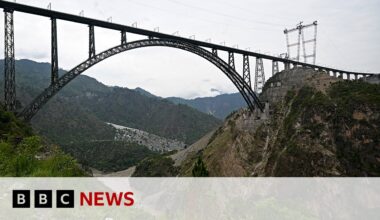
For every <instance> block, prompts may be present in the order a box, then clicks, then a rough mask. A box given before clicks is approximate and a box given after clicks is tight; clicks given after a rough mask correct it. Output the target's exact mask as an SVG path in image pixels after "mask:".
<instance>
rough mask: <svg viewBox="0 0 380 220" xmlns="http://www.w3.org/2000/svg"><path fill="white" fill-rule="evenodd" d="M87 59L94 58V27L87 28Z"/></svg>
mask: <svg viewBox="0 0 380 220" xmlns="http://www.w3.org/2000/svg"><path fill="white" fill-rule="evenodd" d="M88 54H89V58H92V57H94V56H95V54H96V52H95V31H94V26H93V25H90V26H89V51H88Z"/></svg>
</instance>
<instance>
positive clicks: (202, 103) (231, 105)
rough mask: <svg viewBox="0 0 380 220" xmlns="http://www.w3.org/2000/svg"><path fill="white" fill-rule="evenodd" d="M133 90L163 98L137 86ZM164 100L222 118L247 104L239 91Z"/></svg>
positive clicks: (152, 96)
mask: <svg viewBox="0 0 380 220" xmlns="http://www.w3.org/2000/svg"><path fill="white" fill-rule="evenodd" d="M134 90H135V91H137V92H138V93H140V94H142V95H145V96H147V97H150V98H158V99H164V98H162V97H160V96H156V95H154V94H152V93H150V92H148V91H146V90H144V89H143V88H140V87H137V88H135V89H134ZM166 100H169V101H171V102H173V103H174V104H183V105H187V106H190V107H192V108H194V109H197V110H198V111H201V112H203V113H206V114H208V115H213V116H214V117H216V118H219V119H222V120H223V119H224V118H226V117H227V116H228V115H229V114H230V113H231V112H233V111H236V110H238V109H241V108H244V107H246V106H247V104H246V102H245V101H244V99H243V97H242V96H241V94H240V93H231V94H221V95H217V96H214V97H199V98H194V99H184V98H180V97H168V98H166Z"/></svg>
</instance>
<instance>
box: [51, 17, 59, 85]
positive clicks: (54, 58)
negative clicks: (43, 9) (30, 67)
mask: <svg viewBox="0 0 380 220" xmlns="http://www.w3.org/2000/svg"><path fill="white" fill-rule="evenodd" d="M57 80H58V41H57V20H56V19H55V18H52V19H51V84H54V83H56V82H57Z"/></svg>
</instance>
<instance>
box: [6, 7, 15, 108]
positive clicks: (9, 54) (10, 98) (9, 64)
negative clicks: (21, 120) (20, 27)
mask: <svg viewBox="0 0 380 220" xmlns="http://www.w3.org/2000/svg"><path fill="white" fill-rule="evenodd" d="M4 24H5V36H4V47H5V48H4V101H5V108H6V109H7V110H9V111H15V110H16V74H15V42H14V29H13V10H8V9H4Z"/></svg>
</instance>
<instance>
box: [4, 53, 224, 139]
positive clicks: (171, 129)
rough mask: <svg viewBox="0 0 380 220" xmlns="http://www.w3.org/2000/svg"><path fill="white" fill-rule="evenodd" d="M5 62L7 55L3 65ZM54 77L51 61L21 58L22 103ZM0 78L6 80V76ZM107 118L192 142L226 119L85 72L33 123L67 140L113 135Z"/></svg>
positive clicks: (19, 84) (18, 76) (52, 136)
mask: <svg viewBox="0 0 380 220" xmlns="http://www.w3.org/2000/svg"><path fill="white" fill-rule="evenodd" d="M3 65H4V62H3V60H2V61H0V68H3ZM63 73H65V71H63V70H60V75H62V74H63ZM49 82H50V64H48V63H37V62H34V61H30V60H17V61H16V89H17V98H18V100H19V101H20V102H21V104H22V105H24V106H25V105H26V103H29V102H30V101H31V100H32V99H33V98H34V97H35V96H37V95H38V94H39V93H40V92H41V91H42V90H43V89H44V88H46V87H47V86H48V85H49ZM0 83H1V84H2V85H3V80H1V82H0ZM1 92H3V91H2V90H1ZM0 95H1V97H3V95H2V94H0ZM106 122H109V123H113V124H118V125H123V126H126V127H132V128H136V129H140V130H143V131H146V132H149V133H152V134H155V135H158V136H162V137H166V138H170V139H177V140H180V141H183V142H185V143H186V144H191V143H192V142H194V141H196V140H197V139H198V138H200V137H201V136H203V135H204V134H206V133H207V132H209V131H210V130H212V129H214V128H215V127H216V126H218V125H219V124H220V121H219V120H218V119H216V118H214V117H212V116H210V115H207V114H204V113H201V112H199V111H197V110H195V109H193V108H190V107H188V106H185V105H175V104H173V103H171V102H169V101H167V100H160V99H157V98H149V97H147V96H146V95H141V94H140V92H136V91H134V90H130V89H127V88H120V87H109V86H106V85H104V84H102V83H100V82H98V81H97V80H95V79H93V78H91V77H89V76H85V75H81V76H78V77H77V78H76V79H75V80H73V81H72V82H70V83H69V84H68V85H67V86H66V87H64V88H63V89H62V90H61V91H60V92H59V93H58V94H57V95H56V96H54V97H53V98H52V99H51V100H50V101H49V102H48V103H47V104H46V105H45V106H44V107H43V109H41V110H40V112H39V113H38V114H37V115H36V116H35V117H34V118H33V120H32V126H33V127H34V128H35V129H36V130H37V131H38V132H39V133H40V134H42V135H44V136H46V137H47V138H48V139H50V140H51V141H53V142H55V143H60V144H66V143H69V142H83V141H93V140H113V139H114V136H115V129H114V128H113V127H112V126H110V125H108V124H106Z"/></svg>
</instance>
